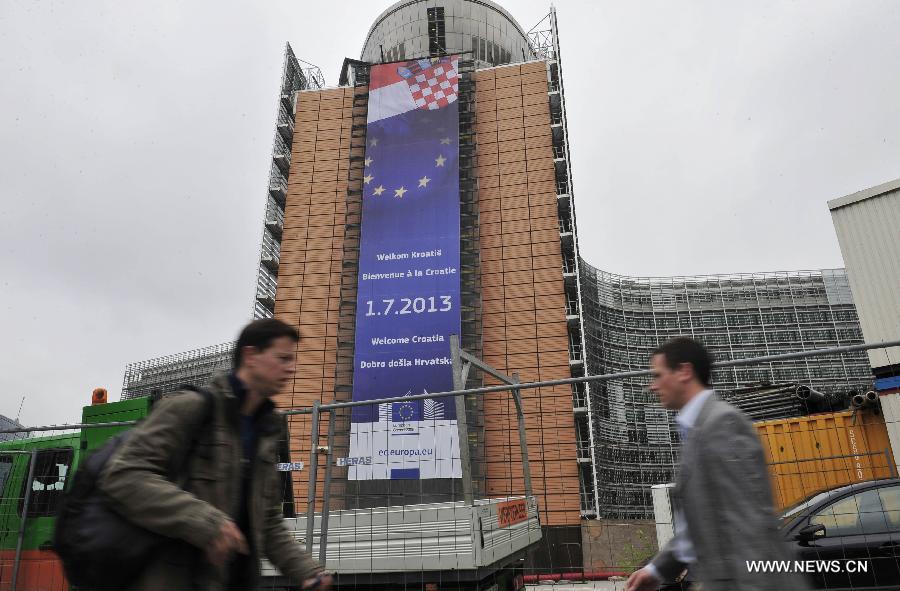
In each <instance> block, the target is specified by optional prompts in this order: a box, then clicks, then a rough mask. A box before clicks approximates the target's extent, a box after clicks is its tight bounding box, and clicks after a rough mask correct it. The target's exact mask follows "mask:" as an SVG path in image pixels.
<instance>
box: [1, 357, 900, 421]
mask: <svg viewBox="0 0 900 591" xmlns="http://www.w3.org/2000/svg"><path fill="white" fill-rule="evenodd" d="M886 347H900V340H896V341H885V342H882V343H869V344H864V345H849V346H846V347H832V348H829V349H813V350H810V351H797V352H795V353H782V354H779V355H766V356H764V357H753V358H748V359H736V360H732V361H718V362H716V363H713V365H712V366H713V367H735V366H741V365H754V364H757V363H769V362H772V361H786V360H789V359H802V358H804V357H815V356H817V355H839V354H841V353H853V352H856V351H867V350H869V349H883V348H886ZM475 365H477V366H478V367H479V368H481V369H484V368H483V366H482V365H480V364H475ZM489 373H490V372H489ZM650 373H651V372H650V370H649V369H640V370H634V371H622V372H617V373H609V374H603V375H596V376H584V377H580V378H560V379H558V380H544V381H540V382H525V383H524V384H519V385H518V388H520V389H522V390H525V389H530V388H547V387H549V386H563V385H567V384H578V383H581V382H587V383H593V382H605V381H608V380H614V379H624V378H637V377H642V376H649V375H650ZM492 375H494V374H492ZM511 389H512V386H487V387H484V388H470V389H468V390H450V391H447V392H432V393H429V394H415V395H413V396H393V397H390V398H379V399H377V400H360V401H357V402H337V403H335V404H324V405H322V410H331V409H335V408H353V407H356V406H364V405H369V404H386V403H388V402H410V401H412V400H423V399H425V398H442V397H445V396H462V395H468V394H490V393H492V392H506V391H507V390H511ZM300 412H301V411H299V410H298V411H286V412H285V413H284V414H288V415H290V414H300ZM306 412H307V413H308V412H309V411H308V410H306ZM10 432H17V430H15V429H13V430H12V431H10ZM0 433H4V431H0Z"/></svg>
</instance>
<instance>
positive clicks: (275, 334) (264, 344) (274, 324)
mask: <svg viewBox="0 0 900 591" xmlns="http://www.w3.org/2000/svg"><path fill="white" fill-rule="evenodd" d="M281 337H288V338H289V339H291V340H293V341H294V342H295V343H297V342H300V333H298V332H297V329H296V328H294V327H293V326H290V325H288V324H285V323H284V322H282V321H281V320H277V319H275V318H262V319H260V320H254V321H253V322H251V323H250V324H248V325H247V326H245V327H244V330H242V331H241V334H240V335H239V336H238V340H237V343H235V344H234V369H235V370H237V369H239V368H240V367H241V361H242V359H241V358H242V356H243V352H244V347H256V348H257V349H259V350H260V351H264V350H265V349H268V348H269V347H270V346H271V345H272V341H274V340H275V339H280V338H281Z"/></svg>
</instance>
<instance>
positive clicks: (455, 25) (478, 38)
mask: <svg viewBox="0 0 900 591" xmlns="http://www.w3.org/2000/svg"><path fill="white" fill-rule="evenodd" d="M442 53H445V54H446V53H450V54H454V53H459V54H463V55H464V56H465V57H466V58H468V57H471V59H473V60H475V63H476V68H482V67H490V66H499V65H502V64H510V63H517V62H524V61H528V60H531V59H535V55H534V52H533V50H532V47H531V45H530V44H529V43H528V37H527V35H526V33H525V31H524V30H523V29H522V27H521V26H520V25H519V23H517V22H516V19H514V18H513V17H512V15H510V14H509V13H508V12H507V11H506V10H504V9H503V8H501V7H500V6H498V5H497V4H494V3H493V2H488V1H486V0H447V1H445V2H435V1H434V0H404V1H403V2H397V3H396V4H394V5H393V6H391V7H390V8H388V9H387V10H385V11H384V12H382V13H381V14H380V15H379V16H378V18H377V19H375V23H374V24H373V25H372V27H371V28H370V29H369V33H368V35H366V41H365V43H364V45H363V50H362V56H361V59H362V60H363V61H365V62H369V63H378V62H391V61H398V60H405V59H415V58H420V57H428V56H432V55H440V54H442ZM467 53H468V55H466V54H467Z"/></svg>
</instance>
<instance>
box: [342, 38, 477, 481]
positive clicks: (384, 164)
mask: <svg viewBox="0 0 900 591" xmlns="http://www.w3.org/2000/svg"><path fill="white" fill-rule="evenodd" d="M458 60H459V58H458V56H445V57H441V58H432V59H424V60H414V61H410V62H406V63H399V64H398V63H394V64H381V65H376V66H372V68H371V71H370V82H369V107H368V108H369V110H368V120H367V128H366V155H365V173H364V174H365V177H364V179H363V198H362V227H361V235H360V249H359V251H360V252H359V282H358V295H357V302H356V349H355V351H354V360H353V361H354V369H353V400H354V401H362V400H373V399H377V398H387V397H393V396H405V395H416V394H423V393H429V392H443V391H447V390H452V389H453V373H452V368H451V364H450V335H451V334H459V330H460V311H459V304H460V297H459V296H460V293H459V285H460V278H459V241H460V235H459V232H460V230H459V145H458V141H459V110H458V102H457V100H456V98H457V92H458V88H459V87H458V74H457V65H458ZM347 464H348V465H349V473H348V477H349V478H350V479H351V480H369V479H373V480H382V479H428V478H460V477H461V476H462V469H461V465H460V461H459V437H458V431H457V423H456V407H455V403H454V401H453V400H452V399H447V398H444V399H426V400H418V401H410V402H400V403H393V404H381V405H377V406H376V405H371V406H360V407H355V408H354V409H353V412H352V415H351V438H350V457H349V458H347Z"/></svg>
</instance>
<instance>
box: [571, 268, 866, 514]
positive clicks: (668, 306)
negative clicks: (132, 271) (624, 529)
mask: <svg viewBox="0 0 900 591" xmlns="http://www.w3.org/2000/svg"><path fill="white" fill-rule="evenodd" d="M581 271H582V284H581V285H582V293H583V301H584V303H585V309H584V313H585V326H586V329H587V362H588V369H589V371H590V373H596V374H599V373H612V372H619V371H630V370H637V369H644V368H646V367H647V363H648V362H649V359H650V356H651V354H652V352H653V350H654V349H655V348H656V347H658V346H659V345H661V344H662V343H664V342H665V341H667V340H668V339H670V338H672V337H675V336H679V335H687V336H691V337H693V338H696V339H698V340H699V341H701V342H703V343H704V344H705V345H706V346H707V347H708V348H709V350H710V353H711V354H712V355H713V358H714V359H715V360H716V361H732V360H740V359H745V358H752V357H760V356H765V355H773V354H779V353H786V352H788V351H791V350H795V349H797V348H798V347H799V348H803V349H811V348H817V349H818V348H827V347H838V346H845V345H856V344H859V343H862V342H863V337H862V332H861V329H860V326H859V320H858V318H857V316H856V309H855V306H854V305H853V299H852V297H851V294H850V290H849V286H848V283H847V276H846V273H845V272H844V271H843V269H833V270H824V271H797V272H784V273H753V274H733V275H706V276H695V277H651V278H646V277H627V276H621V275H614V274H611V273H606V272H604V271H601V270H599V269H595V268H593V267H591V266H590V265H588V264H587V263H586V262H584V261H581ZM779 384H780V385H782V388H781V389H782V390H783V391H785V392H786V391H787V388H788V386H784V385H785V384H789V385H791V386H790V387H793V388H795V389H796V387H797V385H806V386H809V387H811V388H812V389H814V390H816V391H818V392H821V393H824V394H825V395H828V396H829V397H831V398H832V399H837V400H839V401H840V400H846V396H847V395H848V393H850V392H858V391H862V392H864V391H865V390H866V389H869V388H870V387H871V384H872V378H871V372H870V370H869V365H868V362H867V360H866V356H865V354H864V353H862V352H856V353H850V354H846V355H826V356H820V357H815V358H808V359H807V358H804V359H796V360H790V361H780V362H773V363H766V364H759V365H756V366H753V367H749V366H740V367H738V366H727V367H723V368H721V369H717V370H715V371H714V372H713V386H714V387H715V388H716V390H717V391H718V392H720V393H721V394H723V397H724V398H726V399H729V400H730V401H731V402H733V403H734V404H735V405H736V406H738V407H742V408H744V409H745V410H748V411H749V410H751V409H752V410H754V411H755V412H757V413H761V414H759V416H758V417H756V418H763V417H764V418H767V419H772V418H787V417H790V416H797V414H798V412H800V413H803V414H806V410H805V407H803V406H800V407H797V406H796V403H795V402H792V401H791V400H790V398H791V397H790V396H789V395H787V394H783V395H782V396H781V397H779V395H778V394H777V392H778V391H779V387H778V386H776V385H779ZM598 388H599V391H598V392H597V395H596V396H595V397H594V400H593V403H594V404H593V408H592V410H593V421H592V423H591V429H592V431H593V433H594V448H593V449H594V452H595V456H596V459H597V471H598V495H597V496H598V504H599V507H600V516H602V517H611V518H646V517H647V516H649V515H651V514H652V502H651V499H650V494H649V488H648V486H649V484H653V483H659V482H667V481H669V480H671V478H672V474H673V471H674V465H675V461H676V449H677V435H675V434H674V431H675V428H674V422H673V420H672V416H671V415H670V413H667V412H666V411H665V410H663V409H662V408H661V407H660V406H659V404H658V402H657V401H656V399H655V397H654V396H653V395H652V394H651V393H650V392H649V391H648V389H647V383H646V380H634V379H623V380H611V381H609V382H606V383H604V384H603V385H602V386H598ZM844 406H845V407H846V404H845V405H844ZM749 414H751V416H753V413H749Z"/></svg>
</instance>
